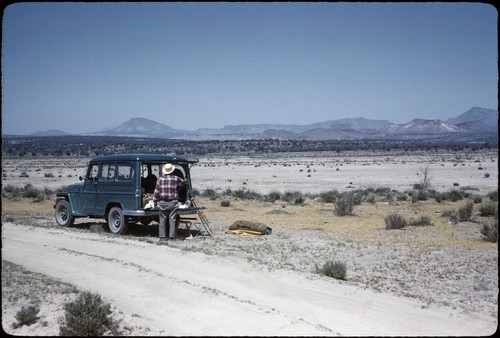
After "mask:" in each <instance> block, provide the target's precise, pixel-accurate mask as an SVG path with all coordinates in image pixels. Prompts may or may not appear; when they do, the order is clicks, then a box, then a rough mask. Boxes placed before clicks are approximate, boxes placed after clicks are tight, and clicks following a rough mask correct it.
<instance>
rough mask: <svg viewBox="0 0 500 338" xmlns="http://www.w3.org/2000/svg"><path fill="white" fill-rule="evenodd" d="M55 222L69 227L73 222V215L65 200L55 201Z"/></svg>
mask: <svg viewBox="0 0 500 338" xmlns="http://www.w3.org/2000/svg"><path fill="white" fill-rule="evenodd" d="M55 216H56V222H57V224H59V225H60V226H62V227H70V226H72V225H73V223H75V216H73V213H72V212H71V206H70V205H69V202H68V201H66V200H59V201H57V203H56V211H55Z"/></svg>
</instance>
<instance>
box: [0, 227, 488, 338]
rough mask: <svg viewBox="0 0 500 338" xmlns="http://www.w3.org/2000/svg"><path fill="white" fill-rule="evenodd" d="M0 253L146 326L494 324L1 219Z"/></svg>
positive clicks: (267, 331) (310, 278)
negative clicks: (99, 299) (100, 299)
mask: <svg viewBox="0 0 500 338" xmlns="http://www.w3.org/2000/svg"><path fill="white" fill-rule="evenodd" d="M195 240H201V239H195ZM205 240H206V241H207V245H210V239H205ZM2 258H3V259H5V260H8V261H11V262H13V263H16V264H20V265H23V266H25V267H26V268H27V269H29V270H31V271H35V272H40V273H43V274H46V275H48V276H51V277H55V278H58V279H61V280H63V281H65V282H69V283H72V284H75V285H76V286H78V287H79V288H81V289H83V290H89V291H92V292H96V293H99V294H100V295H101V296H102V297H103V298H104V299H105V300H107V301H108V302H110V303H112V304H113V305H114V306H116V307H117V308H118V309H119V310H120V311H122V312H123V313H127V314H130V315H131V316H132V317H131V318H133V320H134V321H135V323H133V324H135V325H141V326H144V327H148V328H149V329H150V334H151V335H190V336H207V335H209V336H210V335H215V336H221V335H231V336H233V335H260V336H262V335H271V336H283V335H286V336H290V335H309V336H330V335H347V336H353V335H356V336H387V335H391V336H400V335H411V336H423V335H429V336H430V335H431V336H470V335H481V336H482V335H491V334H493V333H494V332H495V331H496V326H497V322H496V320H495V318H492V317H489V316H483V315H479V314H464V313H463V312H461V311H459V310H454V309H452V308H447V307H439V308H437V307H427V306H425V304H423V303H421V302H419V301H417V300H414V299H410V298H404V297H398V296H395V295H391V294H386V293H375V292H373V291H369V290H364V289H360V288H357V287H354V286H350V285H346V284H343V283H342V282H341V281H338V280H335V279H331V278H326V277H319V276H318V275H313V274H306V273H298V272H293V271H285V270H275V271H267V270H266V269H264V268H263V269H258V268H255V267H254V266H252V265H251V264H249V263H248V262H246V261H242V260H241V259H237V258H231V257H217V256H208V255H205V254H202V253H196V252H188V251H182V250H179V249H175V248H172V247H169V246H168V244H166V245H158V244H157V243H150V242H145V241H138V240H133V239H125V238H123V237H109V236H103V235H102V234H93V233H82V232H76V231H67V230H66V229H43V228H39V227H31V226H21V225H14V224H12V223H5V224H3V225H2Z"/></svg>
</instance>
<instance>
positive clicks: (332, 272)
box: [321, 261, 347, 280]
mask: <svg viewBox="0 0 500 338" xmlns="http://www.w3.org/2000/svg"><path fill="white" fill-rule="evenodd" d="M321 273H323V274H324V275H325V276H328V277H333V278H335V279H341V280H346V277H347V266H346V265H345V263H343V262H339V261H335V262H333V261H328V262H326V263H325V264H323V268H322V269H321Z"/></svg>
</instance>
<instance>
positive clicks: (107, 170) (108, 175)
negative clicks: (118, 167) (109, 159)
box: [101, 163, 115, 181]
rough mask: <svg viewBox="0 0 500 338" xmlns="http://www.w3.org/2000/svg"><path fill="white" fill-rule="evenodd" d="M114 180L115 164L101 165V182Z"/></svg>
mask: <svg viewBox="0 0 500 338" xmlns="http://www.w3.org/2000/svg"><path fill="white" fill-rule="evenodd" d="M114 179H115V164H114V163H103V164H102V168H101V180H102V181H113V180H114Z"/></svg>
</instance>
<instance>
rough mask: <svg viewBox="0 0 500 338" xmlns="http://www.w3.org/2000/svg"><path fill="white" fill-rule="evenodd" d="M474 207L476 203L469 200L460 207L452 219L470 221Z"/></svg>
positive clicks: (456, 221)
mask: <svg viewBox="0 0 500 338" xmlns="http://www.w3.org/2000/svg"><path fill="white" fill-rule="evenodd" d="M473 209H474V203H473V202H471V201H467V202H466V203H465V205H464V206H463V207H461V208H458V210H457V212H456V214H454V215H452V221H454V222H455V223H459V222H466V221H469V220H470V219H471V217H472V211H473Z"/></svg>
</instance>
